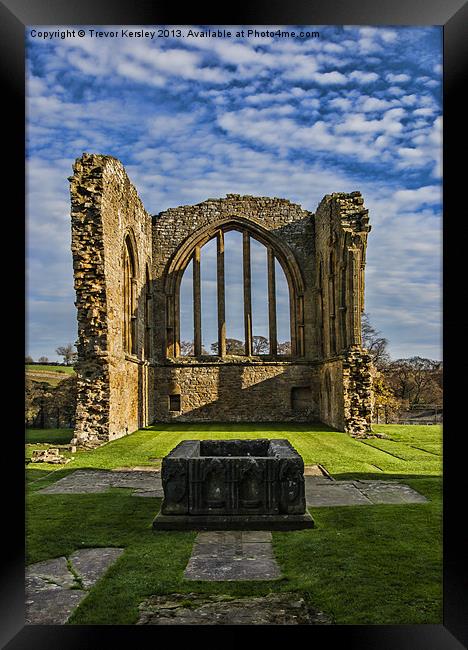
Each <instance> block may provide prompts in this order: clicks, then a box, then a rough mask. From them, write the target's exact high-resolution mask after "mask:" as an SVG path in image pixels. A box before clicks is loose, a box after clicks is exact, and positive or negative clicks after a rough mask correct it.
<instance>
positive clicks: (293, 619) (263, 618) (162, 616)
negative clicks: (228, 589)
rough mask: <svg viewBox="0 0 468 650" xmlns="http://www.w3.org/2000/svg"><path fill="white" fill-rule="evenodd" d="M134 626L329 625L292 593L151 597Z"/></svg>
mask: <svg viewBox="0 0 468 650" xmlns="http://www.w3.org/2000/svg"><path fill="white" fill-rule="evenodd" d="M139 609H140V618H139V620H138V623H137V625H329V624H331V623H332V620H331V618H330V617H329V616H327V615H326V614H324V613H323V612H320V611H317V610H313V609H312V608H310V607H308V606H307V604H306V602H305V601H304V599H303V598H302V597H301V596H300V595H298V594H295V593H288V592H285V593H281V594H268V595H267V596H258V597H251V596H249V597H243V598H233V597H230V596H225V595H214V596H207V595H203V594H192V593H190V594H170V595H169V596H151V597H150V598H148V599H147V600H146V601H144V602H143V603H141V604H140V606H139Z"/></svg>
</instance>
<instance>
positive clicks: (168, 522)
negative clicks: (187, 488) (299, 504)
mask: <svg viewBox="0 0 468 650" xmlns="http://www.w3.org/2000/svg"><path fill="white" fill-rule="evenodd" d="M313 527H314V520H313V519H312V517H311V516H310V514H309V513H308V512H306V513H305V514H303V515H289V514H288V515H249V516H247V515H163V514H161V513H159V514H158V515H157V517H156V518H155V519H154V521H153V530H302V529H304V528H313Z"/></svg>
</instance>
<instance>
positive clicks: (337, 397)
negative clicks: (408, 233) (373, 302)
mask: <svg viewBox="0 0 468 650" xmlns="http://www.w3.org/2000/svg"><path fill="white" fill-rule="evenodd" d="M369 231H370V226H369V217H368V211H367V209H366V208H365V207H364V201H363V199H362V196H361V194H360V193H359V192H352V193H351V194H343V193H336V194H331V195H327V196H325V197H324V198H323V200H322V201H321V203H320V205H319V207H318V208H317V211H316V213H315V236H316V269H317V275H316V277H317V303H318V309H317V315H318V323H317V329H318V331H319V332H320V339H321V355H322V359H323V368H322V372H321V400H320V404H321V412H320V419H321V420H322V421H323V422H326V423H327V424H330V425H331V426H334V427H336V428H337V429H340V430H342V431H347V432H349V433H352V434H353V435H363V434H364V433H365V432H368V431H370V428H371V413H372V400H371V395H372V377H371V372H370V365H369V357H368V355H367V353H366V352H364V351H363V350H362V348H361V343H362V341H361V317H362V312H363V310H364V271H365V259H366V246H367V235H368V233H369Z"/></svg>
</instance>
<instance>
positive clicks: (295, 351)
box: [165, 216, 305, 357]
mask: <svg viewBox="0 0 468 650" xmlns="http://www.w3.org/2000/svg"><path fill="white" fill-rule="evenodd" d="M230 230H238V231H240V232H241V233H242V236H243V259H244V319H245V333H246V337H245V349H246V355H247V356H250V355H251V354H252V327H251V304H250V300H249V295H250V294H249V292H250V282H251V278H250V238H253V239H255V240H257V241H259V242H260V243H262V244H263V245H264V246H266V248H267V251H268V256H269V258H270V263H269V265H268V269H269V273H268V277H269V287H270V288H269V297H270V299H271V296H272V293H273V290H274V264H273V263H272V262H273V260H274V259H276V260H277V261H278V263H279V264H280V266H281V268H282V270H283V272H284V275H285V277H286V280H287V284H288V289H289V297H290V326H291V355H292V356H303V355H304V349H305V341H304V309H303V305H304V280H303V277H302V273H301V271H300V268H299V265H298V263H297V261H296V259H295V257H294V254H293V253H292V251H291V250H290V249H289V247H288V246H287V245H286V244H285V243H284V241H282V240H280V239H279V238H278V237H276V236H275V235H274V234H273V233H271V232H269V231H267V230H265V229H264V228H263V227H262V226H261V225H259V224H258V223H256V222H253V221H251V220H249V219H246V218H243V217H238V216H232V217H227V218H224V219H221V220H218V221H216V222H214V223H211V224H209V225H208V226H205V227H202V228H200V229H198V230H197V231H195V232H194V233H193V234H192V235H191V236H190V237H188V238H187V239H186V240H185V241H184V242H183V243H182V245H181V246H180V247H179V248H178V250H177V251H176V253H175V254H174V255H173V257H172V259H171V260H170V262H169V264H168V267H167V271H166V275H165V293H166V354H167V356H168V357H177V356H179V350H180V341H179V332H180V322H179V289H180V283H181V280H182V276H183V273H184V271H185V269H186V268H187V266H188V265H189V263H190V262H191V261H192V260H193V261H194V268H195V270H196V269H197V264H199V260H200V249H201V248H202V246H203V245H204V244H206V243H207V242H208V241H210V240H212V239H214V238H216V239H217V251H218V263H217V268H218V332H219V340H218V350H219V352H220V356H224V353H225V349H226V348H225V323H224V288H223V287H224V267H223V264H224V261H223V254H224V234H225V233H226V232H229V231H230ZM272 269H273V270H272ZM220 280H221V282H220ZM198 285H199V277H198V275H197V274H196V273H195V272H194V322H195V332H194V340H195V356H198V355H199V354H200V347H201V346H200V345H197V342H198V341H199V340H201V337H200V330H199V327H200V325H199V324H200V315H199V310H200V301H199V286H198ZM220 287H222V288H221V289H220ZM271 314H272V308H270V319H271V318H272V316H271ZM270 322H271V323H272V324H271V327H270V332H275V330H276V324H275V323H273V322H272V321H271V320H270ZM270 353H271V354H272V355H274V356H276V353H277V351H276V342H275V343H273V345H272V346H271V348H270Z"/></svg>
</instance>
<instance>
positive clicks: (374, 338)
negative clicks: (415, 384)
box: [361, 312, 390, 369]
mask: <svg viewBox="0 0 468 650" xmlns="http://www.w3.org/2000/svg"><path fill="white" fill-rule="evenodd" d="M361 328H362V329H361V332H362V347H363V348H365V349H366V350H367V351H368V352H369V354H370V357H371V359H372V362H373V364H374V366H375V367H376V368H378V369H382V368H384V367H386V366H387V364H388V363H389V361H390V355H389V354H388V351H387V346H388V340H387V339H386V338H384V337H383V336H380V332H379V331H378V330H376V329H375V327H373V326H372V325H371V323H370V321H369V316H368V314H366V313H365V312H364V313H363V315H362V322H361Z"/></svg>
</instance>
